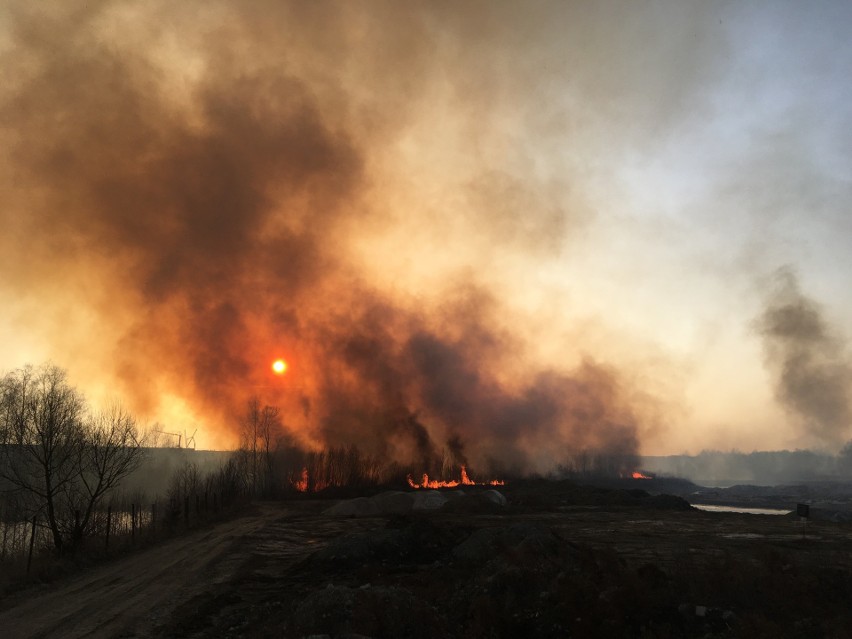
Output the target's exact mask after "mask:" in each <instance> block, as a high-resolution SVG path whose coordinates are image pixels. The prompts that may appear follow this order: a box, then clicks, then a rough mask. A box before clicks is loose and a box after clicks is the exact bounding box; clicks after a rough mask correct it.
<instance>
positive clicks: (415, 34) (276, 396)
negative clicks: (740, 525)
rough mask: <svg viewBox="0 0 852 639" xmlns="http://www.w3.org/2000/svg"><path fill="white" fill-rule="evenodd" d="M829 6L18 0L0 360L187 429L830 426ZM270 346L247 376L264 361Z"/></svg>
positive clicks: (838, 90) (562, 453)
mask: <svg viewBox="0 0 852 639" xmlns="http://www.w3.org/2000/svg"><path fill="white" fill-rule="evenodd" d="M849 24H852V8H850V5H849V4H848V3H843V2H813V3H799V2H781V1H778V2H737V3H729V2H644V1H643V2H631V3H609V2H596V3H587V2H553V3H549V2H525V3H508V2H465V3H457V2H412V3H396V2H345V3H344V2H312V3H301V2H295V3H288V2H283V3H282V2H272V1H262V0H256V1H252V0H249V1H245V2H240V3H231V2H217V1H215V0H214V1H205V2H200V1H199V2H194V1H187V2H181V3H177V5H176V4H175V3H170V2H164V1H163V2H160V1H157V0H151V1H149V2H144V3H140V2H123V1H112V2H74V1H69V2H63V3H29V2H23V1H21V2H16V1H10V2H5V3H3V5H2V7H0V57H2V64H0V74H2V78H0V202H2V207H0V223H1V224H2V229H3V231H2V233H1V234H0V309H2V310H1V311H0V370H2V371H11V370H14V369H16V368H18V367H20V366H24V365H26V364H33V365H39V364H41V363H43V362H48V361H49V362H52V363H53V364H55V365H57V366H60V367H62V368H64V369H66V370H67V371H68V375H69V379H70V380H71V381H72V382H73V383H74V384H75V385H76V386H78V387H79V388H80V389H81V390H82V391H84V392H85V393H86V395H87V396H88V397H89V398H90V399H91V400H92V401H93V403H95V404H97V403H98V402H102V401H107V400H111V399H119V400H120V401H121V402H123V403H124V404H125V405H127V406H128V408H130V409H131V410H133V411H134V412H135V413H136V414H137V415H138V416H139V417H140V419H142V420H143V421H145V422H146V423H154V422H158V423H159V424H160V425H161V426H162V428H163V429H164V430H170V431H178V432H182V431H187V432H190V433H191V432H192V431H193V430H195V429H198V433H197V435H196V441H197V443H198V445H199V447H202V448H212V447H225V446H233V445H235V444H236V443H237V432H238V423H239V419H240V415H241V411H243V410H244V407H245V402H246V401H247V399H248V398H249V397H251V396H255V395H256V396H258V397H259V398H260V399H261V400H262V401H263V402H265V403H269V404H272V405H276V406H280V407H281V408H282V415H283V416H284V423H285V428H286V432H287V433H289V435H290V436H291V437H294V438H295V439H296V440H297V441H299V442H301V443H302V444H304V445H305V446H322V445H327V444H334V445H337V444H349V443H357V444H359V445H361V446H364V447H366V448H367V449H370V450H372V451H374V452H376V453H378V454H381V455H386V456H388V457H391V458H395V459H400V460H408V461H411V460H416V459H418V458H419V456H421V455H422V456H423V457H424V459H425V457H426V456H427V455H428V454H430V451H431V452H432V453H434V451H436V450H441V449H442V448H444V449H446V448H449V449H452V450H462V449H463V450H464V451H465V452H464V453H463V454H464V455H466V456H467V457H470V458H471V460H472V461H478V462H479V463H480V464H485V463H492V464H493V465H497V466H500V465H502V466H507V467H508V466H513V467H518V468H522V469H529V470H546V469H547V468H551V467H553V466H554V465H556V464H559V463H560V462H561V460H562V459H563V458H564V457H566V456H567V455H570V454H571V453H572V451H573V452H576V451H578V450H605V451H613V452H616V453H641V454H649V455H658V454H675V453H697V452H699V451H701V450H704V449H720V450H731V449H738V450H742V451H751V450H772V449H781V448H791V449H792V448H815V449H819V450H825V451H836V450H837V449H839V447H840V446H842V445H843V444H844V443H845V442H846V441H847V440H849V439H850V438H852V424H850V419H849V418H850V414H852V413H851V412H850V403H849V388H850V382H851V381H852V364H850V360H849V355H848V350H847V340H848V338H849V332H848V329H847V326H849V325H852V321H850V320H852V292H850V291H852V287H850V278H852V275H850V274H852V251H850V250H848V249H849V248H850V243H852V217H850V215H849V211H848V207H849V203H850V202H852V198H850V195H852V185H850V176H852V112H851V111H852V83H850V81H849V79H848V69H849V68H852V44H850V41H849V39H848V37H847V32H848V28H847V27H848V25H849ZM279 357H281V358H284V359H285V360H286V361H287V362H288V370H287V373H286V375H283V376H275V375H273V374H272V372H271V370H270V365H271V363H272V361H274V360H275V359H276V358H279Z"/></svg>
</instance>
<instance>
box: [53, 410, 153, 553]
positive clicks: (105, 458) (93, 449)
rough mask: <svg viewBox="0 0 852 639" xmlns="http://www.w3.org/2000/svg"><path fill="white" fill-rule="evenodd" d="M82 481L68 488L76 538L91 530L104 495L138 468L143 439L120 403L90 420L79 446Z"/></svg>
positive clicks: (84, 429) (84, 428)
mask: <svg viewBox="0 0 852 639" xmlns="http://www.w3.org/2000/svg"><path fill="white" fill-rule="evenodd" d="M79 450H80V459H79V481H76V482H73V483H71V484H70V485H69V488H70V490H68V491H66V495H67V496H68V501H67V505H68V510H69V511H73V512H79V513H82V517H81V518H79V519H77V518H76V517H75V529H74V537H75V539H77V540H78V539H80V538H81V537H82V535H83V531H85V530H86V529H87V528H88V525H89V522H90V521H91V518H92V515H93V514H94V513H95V511H96V510H97V507H98V506H99V505H100V503H101V501H102V499H103V497H104V495H106V494H107V493H108V492H109V491H110V490H111V489H112V488H114V487H115V486H117V485H118V483H119V482H120V481H121V480H122V479H123V478H124V477H126V476H127V475H128V474H130V473H131V472H133V471H134V470H136V469H137V468H138V467H139V464H140V463H141V461H142V454H143V448H142V437H141V435H140V433H139V428H138V426H137V424H136V420H135V419H134V418H133V416H132V415H130V413H128V412H127V411H126V410H125V409H124V408H122V406H121V405H120V404H118V403H114V404H112V405H111V406H110V407H109V408H107V409H106V410H104V411H101V412H100V413H97V414H95V415H93V416H92V417H90V418H89V419H87V420H86V421H85V423H84V425H83V442H82V446H80V449H79Z"/></svg>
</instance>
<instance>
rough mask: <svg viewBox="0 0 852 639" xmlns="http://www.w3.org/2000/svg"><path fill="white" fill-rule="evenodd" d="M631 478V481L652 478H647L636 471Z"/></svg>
mask: <svg viewBox="0 0 852 639" xmlns="http://www.w3.org/2000/svg"><path fill="white" fill-rule="evenodd" d="M632 477H633V479H653V477H649V476H648V475H643V474H642V473H640V472H639V471H638V470H637V471H635V472H634V473H633V475H632Z"/></svg>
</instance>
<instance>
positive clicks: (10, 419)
mask: <svg viewBox="0 0 852 639" xmlns="http://www.w3.org/2000/svg"><path fill="white" fill-rule="evenodd" d="M0 412H2V419H0V422H2V423H3V432H2V436H3V461H2V463H0V473H2V475H3V477H4V478H5V479H6V480H7V481H9V482H10V483H12V484H13V485H15V486H17V487H18V488H20V489H21V490H22V491H24V492H26V493H29V494H30V495H31V496H33V497H34V498H35V501H36V503H37V505H38V508H39V510H41V509H43V510H44V514H45V516H46V517H47V523H48V526H49V527H50V531H51V534H52V535H53V543H54V545H55V546H56V548H57V549H59V550H61V549H62V544H63V538H62V531H61V527H60V519H59V505H60V497H61V496H62V494H63V492H64V491H65V490H66V489H68V488H69V485H70V484H71V483H72V482H74V481H75V479H76V478H77V477H78V476H79V459H80V451H81V447H82V442H83V428H82V419H83V416H84V412H85V404H84V402H83V398H82V396H81V395H80V394H79V393H78V392H77V391H76V389H74V388H72V387H71V386H69V385H68V382H67V380H66V376H65V372H64V371H63V370H61V369H59V368H57V367H55V366H43V367H41V368H38V369H33V368H32V367H26V368H22V369H19V370H17V371H14V372H12V373H9V374H8V375H6V376H5V377H4V378H3V381H2V403H1V404H0Z"/></svg>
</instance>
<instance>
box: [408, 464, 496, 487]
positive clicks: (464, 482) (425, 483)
mask: <svg viewBox="0 0 852 639" xmlns="http://www.w3.org/2000/svg"><path fill="white" fill-rule="evenodd" d="M406 479H407V480H408V485H409V486H411V487H412V488H455V487H456V486H505V485H506V482H505V481H503V480H502V479H492V480H491V481H488V482H482V483H477V482H475V481H473V480H472V479H471V478H470V477H469V476H468V474H467V468H465V467H464V466H462V467H461V479H458V480H456V479H451V480H449V481H444V480H437V479H429V475H427V474H426V473H423V479H422V481H421V482H420V483H419V484H418V483H417V482H416V481H414V479H412V478H411V475H408V477H406Z"/></svg>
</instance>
